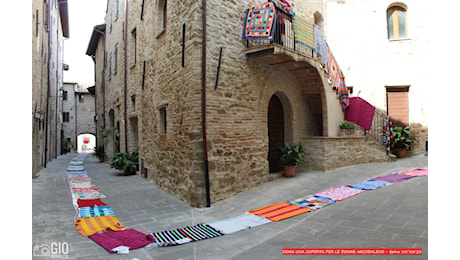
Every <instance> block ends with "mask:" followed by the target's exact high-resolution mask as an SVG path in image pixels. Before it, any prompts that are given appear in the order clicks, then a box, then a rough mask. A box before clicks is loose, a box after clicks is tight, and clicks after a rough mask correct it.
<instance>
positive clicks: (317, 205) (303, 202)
mask: <svg viewBox="0 0 460 260" xmlns="http://www.w3.org/2000/svg"><path fill="white" fill-rule="evenodd" d="M289 203H292V204H295V205H297V206H299V207H304V208H308V209H311V210H317V209H321V208H324V207H326V206H329V205H331V204H334V203H335V201H334V200H332V199H330V198H326V197H320V196H314V195H308V196H306V197H302V198H298V199H296V200H292V201H289Z"/></svg>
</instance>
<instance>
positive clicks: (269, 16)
mask: <svg viewBox="0 0 460 260" xmlns="http://www.w3.org/2000/svg"><path fill="white" fill-rule="evenodd" d="M275 21H276V15H275V5H274V4H273V3H272V2H268V3H265V4H260V5H257V6H254V7H251V8H249V9H247V10H246V15H245V20H244V32H243V40H271V39H273V35H274V33H275V26H276V22H275Z"/></svg>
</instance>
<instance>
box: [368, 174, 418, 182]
mask: <svg viewBox="0 0 460 260" xmlns="http://www.w3.org/2000/svg"><path fill="white" fill-rule="evenodd" d="M410 178H414V176H410V175H407V174H400V173H392V174H388V175H385V176H381V177H377V178H375V179H372V180H377V181H386V182H391V183H399V182H403V181H407V180H408V179H410Z"/></svg>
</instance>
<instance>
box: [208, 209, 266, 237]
mask: <svg viewBox="0 0 460 260" xmlns="http://www.w3.org/2000/svg"><path fill="white" fill-rule="evenodd" d="M271 222H272V221H271V220H269V219H266V218H264V217H259V216H257V215H253V214H250V213H248V212H246V213H245V214H243V215H241V216H238V217H234V218H230V219H224V220H220V221H216V222H212V223H208V225H210V226H211V227H213V228H214V229H215V230H218V231H219V232H220V233H222V234H225V235H228V234H233V233H236V232H238V231H241V230H245V229H249V228H252V227H257V226H260V225H264V224H267V223H271Z"/></svg>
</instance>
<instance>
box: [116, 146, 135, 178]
mask: <svg viewBox="0 0 460 260" xmlns="http://www.w3.org/2000/svg"><path fill="white" fill-rule="evenodd" d="M110 167H112V168H115V169H117V170H121V171H123V173H124V174H125V175H131V174H136V172H137V170H138V169H139V154H138V152H137V151H136V152H132V153H128V152H120V153H117V154H115V155H114V156H112V157H111V158H110Z"/></svg>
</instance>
